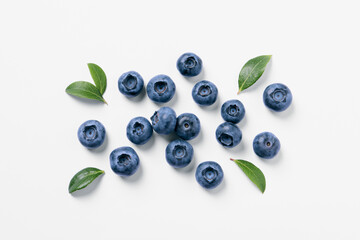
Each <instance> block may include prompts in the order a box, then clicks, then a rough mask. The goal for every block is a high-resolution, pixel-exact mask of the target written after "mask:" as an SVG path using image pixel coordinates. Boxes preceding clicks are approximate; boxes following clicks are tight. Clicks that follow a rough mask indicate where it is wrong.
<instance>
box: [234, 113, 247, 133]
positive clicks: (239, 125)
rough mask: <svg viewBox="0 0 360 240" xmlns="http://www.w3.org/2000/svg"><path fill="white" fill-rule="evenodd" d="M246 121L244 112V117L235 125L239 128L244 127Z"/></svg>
mask: <svg viewBox="0 0 360 240" xmlns="http://www.w3.org/2000/svg"><path fill="white" fill-rule="evenodd" d="M246 123H247V117H246V113H245V116H244V118H243V119H242V120H241V121H240V122H239V123H237V124H236V125H237V126H238V127H239V128H240V130H241V129H243V128H244V127H245V125H246Z"/></svg>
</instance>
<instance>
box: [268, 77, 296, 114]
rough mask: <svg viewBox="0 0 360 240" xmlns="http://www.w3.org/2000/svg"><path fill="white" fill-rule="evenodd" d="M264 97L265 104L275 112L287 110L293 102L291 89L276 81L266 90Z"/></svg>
mask: <svg viewBox="0 0 360 240" xmlns="http://www.w3.org/2000/svg"><path fill="white" fill-rule="evenodd" d="M263 99H264V103H265V106H267V107H268V108H270V109H271V110H274V111H275V112H282V111H284V110H286V109H287V108H288V107H289V106H290V104H291V102H292V94H291V91H290V89H289V88H288V87H287V86H285V85H284V84H281V83H274V84H271V85H269V86H267V88H266V89H265V91H264V94H263Z"/></svg>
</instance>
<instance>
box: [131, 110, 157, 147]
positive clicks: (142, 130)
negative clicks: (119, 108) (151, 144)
mask: <svg viewBox="0 0 360 240" xmlns="http://www.w3.org/2000/svg"><path fill="white" fill-rule="evenodd" d="M152 134H153V128H152V126H151V124H150V122H149V121H148V120H147V119H146V118H144V117H136V118H133V119H131V121H130V122H129V124H128V125H127V128H126V135H127V138H128V139H129V140H130V141H131V142H132V143H135V144H138V145H142V144H145V143H146V142H147V141H149V139H150V138H151V136H152Z"/></svg>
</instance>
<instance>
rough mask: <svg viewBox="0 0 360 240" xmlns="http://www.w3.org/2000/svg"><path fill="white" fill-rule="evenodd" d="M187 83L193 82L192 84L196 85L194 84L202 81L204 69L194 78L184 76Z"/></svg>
mask: <svg viewBox="0 0 360 240" xmlns="http://www.w3.org/2000/svg"><path fill="white" fill-rule="evenodd" d="M183 77H184V78H185V79H186V80H187V81H189V82H193V83H196V82H199V81H201V80H204V79H205V69H204V67H203V68H202V70H201V72H200V74H199V75H197V76H194V77H186V76H183Z"/></svg>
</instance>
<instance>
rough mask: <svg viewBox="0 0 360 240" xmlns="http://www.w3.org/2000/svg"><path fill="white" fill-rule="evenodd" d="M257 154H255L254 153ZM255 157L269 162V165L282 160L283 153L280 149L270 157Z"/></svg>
mask: <svg viewBox="0 0 360 240" xmlns="http://www.w3.org/2000/svg"><path fill="white" fill-rule="evenodd" d="M256 156H257V155H256ZM257 158H258V159H259V160H260V161H262V162H264V163H266V164H269V165H276V164H279V162H281V161H282V160H283V154H282V152H281V149H280V151H279V152H278V154H276V156H275V157H273V158H271V159H265V158H261V157H259V156H257Z"/></svg>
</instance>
